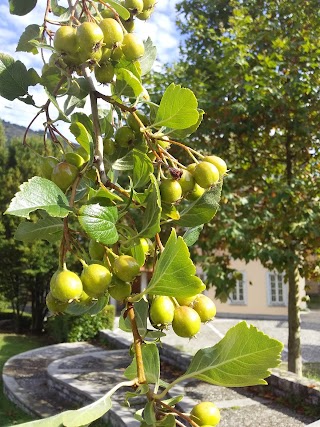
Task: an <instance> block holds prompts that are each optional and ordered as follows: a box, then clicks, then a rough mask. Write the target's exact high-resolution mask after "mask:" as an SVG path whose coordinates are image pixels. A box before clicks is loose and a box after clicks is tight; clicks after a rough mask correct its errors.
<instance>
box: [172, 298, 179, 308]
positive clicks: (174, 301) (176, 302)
mask: <svg viewBox="0 0 320 427" xmlns="http://www.w3.org/2000/svg"><path fill="white" fill-rule="evenodd" d="M170 298H171V301H172V302H173V304H174V305H175V307H180V304H179V303H178V301H177V300H176V298H175V297H170Z"/></svg>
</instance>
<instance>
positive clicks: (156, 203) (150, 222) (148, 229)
mask: <svg viewBox="0 0 320 427" xmlns="http://www.w3.org/2000/svg"><path fill="white" fill-rule="evenodd" d="M150 179H151V188H150V193H149V195H148V197H147V205H146V210H145V212H144V215H143V223H142V229H141V231H140V232H139V236H142V237H150V238H152V237H154V236H155V235H156V234H157V233H159V232H160V229H161V227H160V219H161V198H160V190H159V185H158V182H157V180H156V178H155V177H154V175H151V176H150Z"/></svg>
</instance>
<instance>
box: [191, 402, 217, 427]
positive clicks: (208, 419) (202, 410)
mask: <svg viewBox="0 0 320 427" xmlns="http://www.w3.org/2000/svg"><path fill="white" fill-rule="evenodd" d="M190 418H191V419H192V421H194V422H196V423H197V425H198V426H200V427H215V426H216V425H218V424H219V422H220V411H219V408H218V407H217V406H216V405H215V404H214V403H212V402H201V403H198V404H197V405H195V406H194V407H193V409H192V411H191V413H190Z"/></svg>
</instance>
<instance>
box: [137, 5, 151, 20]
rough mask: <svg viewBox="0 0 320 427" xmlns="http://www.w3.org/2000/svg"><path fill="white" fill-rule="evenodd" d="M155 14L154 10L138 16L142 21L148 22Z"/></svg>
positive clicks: (147, 10)
mask: <svg viewBox="0 0 320 427" xmlns="http://www.w3.org/2000/svg"><path fill="white" fill-rule="evenodd" d="M153 12H154V9H153V8H151V9H146V10H143V11H142V12H141V13H139V14H138V15H137V18H138V19H140V21H147V20H148V19H149V18H150V16H151V15H152V13H153Z"/></svg>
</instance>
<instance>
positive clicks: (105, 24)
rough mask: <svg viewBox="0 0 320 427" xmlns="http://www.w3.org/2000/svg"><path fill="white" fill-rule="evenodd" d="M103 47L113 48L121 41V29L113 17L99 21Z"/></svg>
mask: <svg viewBox="0 0 320 427" xmlns="http://www.w3.org/2000/svg"><path fill="white" fill-rule="evenodd" d="M100 28H101V30H102V32H103V42H104V44H105V47H108V48H113V47H114V46H115V45H117V44H118V43H122V41H123V31H122V28H121V26H120V24H119V23H118V22H117V21H116V20H115V19H113V18H105V19H103V20H102V21H101V22H100Z"/></svg>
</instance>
